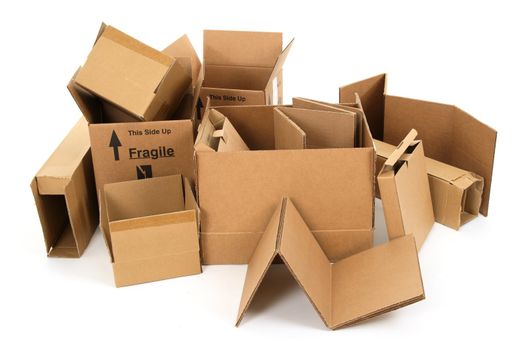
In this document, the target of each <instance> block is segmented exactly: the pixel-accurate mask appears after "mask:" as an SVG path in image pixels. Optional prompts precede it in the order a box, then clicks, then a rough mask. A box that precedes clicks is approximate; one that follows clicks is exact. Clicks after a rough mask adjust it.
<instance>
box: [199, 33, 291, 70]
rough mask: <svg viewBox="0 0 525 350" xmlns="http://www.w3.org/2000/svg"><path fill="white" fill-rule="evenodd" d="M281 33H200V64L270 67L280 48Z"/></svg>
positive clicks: (273, 63)
mask: <svg viewBox="0 0 525 350" xmlns="http://www.w3.org/2000/svg"><path fill="white" fill-rule="evenodd" d="M282 36H283V35H282V33H269V32H242V31H225V30H205V31H204V64H205V65H221V66H246V67H270V68H273V67H274V65H275V63H276V61H277V58H278V57H279V55H280V54H281V50H282V47H283V38H282Z"/></svg>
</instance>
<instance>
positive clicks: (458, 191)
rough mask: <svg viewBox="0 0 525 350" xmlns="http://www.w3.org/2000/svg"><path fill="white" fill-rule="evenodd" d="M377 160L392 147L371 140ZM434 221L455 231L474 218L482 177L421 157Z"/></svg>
mask: <svg viewBox="0 0 525 350" xmlns="http://www.w3.org/2000/svg"><path fill="white" fill-rule="evenodd" d="M374 144H375V146H376V151H377V163H378V164H382V163H384V162H385V161H386V159H387V158H388V157H389V156H390V155H391V154H392V152H394V150H395V149H396V147H395V146H392V145H390V144H388V143H385V142H382V141H377V140H374ZM425 160H426V168H427V174H428V181H429V184H430V194H431V198H432V207H433V209H434V217H435V220H436V222H439V223H440V224H443V225H445V226H448V227H451V228H453V229H456V230H458V229H459V228H460V226H462V225H464V224H465V223H467V222H469V221H471V220H472V219H474V218H476V217H477V216H478V213H479V209H480V206H481V195H482V193H483V178H482V177H481V176H479V175H476V174H474V173H471V172H470V171H466V170H463V169H459V168H456V167H453V166H451V165H448V164H445V163H442V162H438V161H437V160H434V159H431V158H428V157H425Z"/></svg>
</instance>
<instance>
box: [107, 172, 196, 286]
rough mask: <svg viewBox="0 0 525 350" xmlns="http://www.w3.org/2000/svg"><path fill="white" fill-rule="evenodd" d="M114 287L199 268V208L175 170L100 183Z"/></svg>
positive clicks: (186, 183)
mask: <svg viewBox="0 0 525 350" xmlns="http://www.w3.org/2000/svg"><path fill="white" fill-rule="evenodd" d="M104 200H105V209H106V211H107V217H108V220H109V235H110V236H111V245H110V246H109V249H110V253H111V258H112V263H113V273H114V276H115V285H116V286H117V287H121V286H127V285H132V284H137V283H144V282H151V281H157V280H162V279H167V278H173V277H178V276H186V275H192V274H197V273H200V272H201V265H200V255H199V236H198V220H199V208H198V206H197V202H196V201H195V198H194V196H193V192H192V190H191V185H190V183H189V181H188V180H187V179H186V178H184V177H182V176H180V175H171V176H163V177H156V178H151V179H147V180H134V181H125V182H119V183H113V184H107V185H105V186H104Z"/></svg>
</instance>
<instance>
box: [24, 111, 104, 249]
mask: <svg viewBox="0 0 525 350" xmlns="http://www.w3.org/2000/svg"><path fill="white" fill-rule="evenodd" d="M31 190H32V191H33V196H34V198H35V204H36V208H37V210H38V216H39V217H40V223H41V225H42V230H43V232H44V241H45V244H46V253H47V255H48V256H50V257H67V258H79V257H80V256H81V255H82V253H83V252H84V250H85V249H86V247H87V245H88V243H89V241H90V239H91V236H93V233H94V232H95V230H96V228H97V226H98V206H97V195H96V191H95V179H94V176H93V166H92V163H91V151H90V148H89V134H88V126H87V122H86V121H85V120H84V118H82V119H80V120H79V121H78V122H77V124H76V125H75V126H74V127H73V129H72V130H71V131H70V132H69V134H68V135H67V136H66V137H65V138H64V140H63V141H62V143H60V145H59V146H58V147H57V149H56V150H55V151H54V152H53V154H52V155H51V157H49V159H48V160H47V161H46V162H45V164H44V165H43V166H42V168H41V169H40V170H39V171H38V173H37V175H36V176H35V177H34V178H33V181H32V182H31Z"/></svg>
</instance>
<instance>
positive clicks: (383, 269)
mask: <svg viewBox="0 0 525 350" xmlns="http://www.w3.org/2000/svg"><path fill="white" fill-rule="evenodd" d="M332 293H333V299H332V300H333V308H332V309H333V314H332V316H333V318H332V324H331V326H332V328H338V327H341V326H343V325H347V324H351V323H355V322H358V321H361V320H364V319H367V318H370V317H373V316H376V315H378V314H381V313H385V312H388V311H392V310H394V309H397V308H400V307H402V306H405V305H408V304H411V303H414V302H416V301H419V300H422V299H424V298H425V293H424V289H423V282H422V279H421V271H420V269H419V260H418V256H417V250H416V246H415V244H414V238H413V237H412V236H404V237H402V238H398V239H395V240H393V241H390V242H388V243H386V244H383V245H380V246H378V247H374V248H372V249H369V250H366V251H364V252H361V253H358V254H356V255H352V256H350V257H348V258H346V259H343V260H340V261H338V262H337V263H335V264H334V265H333V269H332Z"/></svg>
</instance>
